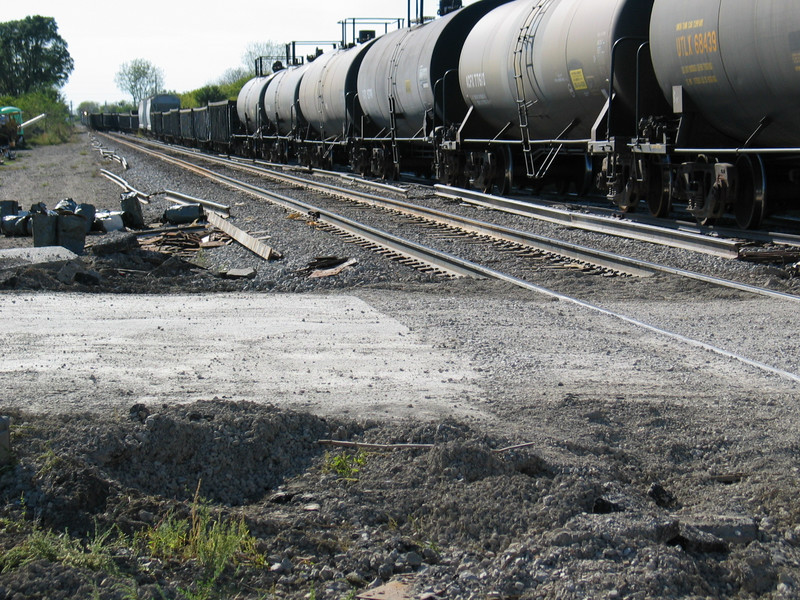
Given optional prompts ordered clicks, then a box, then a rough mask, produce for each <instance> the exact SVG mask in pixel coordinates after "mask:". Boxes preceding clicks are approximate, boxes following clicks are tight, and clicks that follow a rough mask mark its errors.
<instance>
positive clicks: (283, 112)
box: [264, 54, 324, 135]
mask: <svg viewBox="0 0 800 600" xmlns="http://www.w3.org/2000/svg"><path fill="white" fill-rule="evenodd" d="M323 56H324V54H323ZM317 60H319V58H318V59H317ZM314 62H316V61H314ZM312 64H314V63H313V62H310V63H305V64H304V65H301V66H299V67H289V68H288V69H284V70H282V71H278V72H277V73H275V76H274V77H273V78H272V79H271V80H270V81H269V82H268V83H267V88H266V90H264V112H265V113H266V115H267V119H269V122H270V124H271V125H272V126H273V127H274V128H275V129H276V131H277V132H278V134H279V135H288V134H290V133H291V132H292V129H294V128H295V127H297V126H301V125H302V124H303V123H305V121H304V119H303V115H302V113H300V112H299V108H298V105H297V99H298V97H299V95H300V82H301V81H302V79H303V75H305V73H306V71H307V70H308V68H309V67H310V66H311V65H312Z"/></svg>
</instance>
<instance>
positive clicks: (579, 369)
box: [0, 134, 800, 600]
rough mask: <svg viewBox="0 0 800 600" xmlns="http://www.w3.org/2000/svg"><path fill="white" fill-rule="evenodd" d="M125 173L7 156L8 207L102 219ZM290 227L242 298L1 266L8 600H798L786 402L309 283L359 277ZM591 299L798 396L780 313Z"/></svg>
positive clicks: (510, 318)
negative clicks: (319, 267)
mask: <svg viewBox="0 0 800 600" xmlns="http://www.w3.org/2000/svg"><path fill="white" fill-rule="evenodd" d="M127 158H128V160H129V161H130V162H131V165H132V168H131V170H130V171H128V172H126V173H125V174H123V176H125V177H127V178H129V179H130V180H131V181H134V180H135V179H136V178H137V177H140V178H141V181H150V182H152V181H156V180H157V179H158V177H159V175H158V173H159V171H158V168H159V167H158V166H157V165H152V164H145V162H144V161H143V160H140V159H138V158H137V157H135V156H128V157H127ZM115 165H116V163H114V164H111V163H106V162H102V161H101V159H100V156H99V153H98V152H96V151H95V150H94V149H92V148H91V147H90V145H89V140H88V137H87V136H86V134H82V135H81V136H79V137H78V138H77V139H76V141H75V142H74V144H70V145H65V146H62V147H57V148H37V149H34V150H32V151H26V152H21V153H20V158H19V159H18V161H17V162H15V163H10V162H9V163H6V164H5V165H2V166H0V200H7V199H19V200H22V202H21V204H23V206H25V205H26V204H28V203H30V202H31V201H45V202H46V203H47V204H48V206H51V205H52V204H54V203H55V201H57V200H58V199H60V198H62V197H64V196H71V197H73V198H78V197H80V198H86V199H92V201H93V202H94V203H96V204H97V205H98V206H100V207H103V208H114V207H116V206H117V205H118V201H119V200H118V195H119V188H116V186H114V185H113V184H111V183H110V182H108V181H107V180H105V179H104V178H102V177H98V172H99V169H100V168H111V169H117V167H116V166H115ZM145 169H146V171H145ZM162 176H163V177H166V175H162ZM165 187H166V186H165ZM239 210H241V211H244V210H245V209H244V208H243V207H240V208H239ZM161 211H163V205H160V204H157V203H153V204H152V205H149V206H147V207H145V214H146V216H147V217H148V220H149V221H150V222H153V221H155V220H157V219H158V217H159V213H160V212H161ZM292 222H294V220H292ZM279 227H283V225H282V224H278V223H274V224H272V225H271V229H273V231H274V232H280V233H275V237H274V238H273V239H272V240H271V243H274V244H275V245H276V246H280V247H282V248H294V249H298V250H297V251H296V254H297V256H291V255H289V256H287V258H286V261H284V262H282V263H277V264H274V265H270V266H269V267H266V266H264V267H262V266H259V269H265V270H266V269H268V270H269V276H268V277H269V279H270V281H272V282H273V285H272V286H267V285H266V284H264V285H263V286H262V287H260V288H259V290H258V291H252V290H251V289H250V288H249V287H248V286H249V285H251V283H248V281H249V280H231V279H225V278H222V277H219V276H218V275H217V268H218V267H220V268H221V267H222V266H225V267H230V266H237V265H239V264H242V263H243V262H247V261H249V260H250V258H249V257H247V256H246V253H245V254H242V255H239V256H237V255H235V254H232V253H234V252H236V251H237V250H236V249H235V248H234V247H232V246H229V247H225V248H216V249H208V250H206V251H204V253H203V258H202V261H200V262H201V263H202V264H201V265H199V266H198V264H197V263H198V261H197V260H196V258H197V257H196V256H195V258H194V259H192V260H190V259H185V258H181V259H175V258H174V257H172V258H170V256H171V255H170V254H169V253H166V252H157V251H155V250H143V249H141V248H139V247H136V248H134V247H123V249H121V250H120V249H118V251H116V252H110V253H109V254H102V255H97V254H94V253H93V252H91V251H90V252H88V253H87V255H86V256H84V257H82V259H81V261H82V263H81V264H82V266H83V269H84V270H85V273H86V274H85V275H84V276H82V277H79V278H77V279H75V278H74V277H73V278H72V279H69V278H67V279H65V277H64V273H63V272H62V269H63V268H64V264H63V263H60V264H56V265H47V266H43V267H37V268H27V267H24V266H13V267H10V266H8V265H6V267H5V268H0V274H2V277H1V278H0V281H2V285H3V287H4V290H3V291H2V292H0V320H1V321H2V323H3V329H2V333H0V341H2V344H3V360H2V369H0V384H1V385H2V389H3V396H2V400H0V415H5V416H8V417H9V419H8V420H7V421H5V422H0V453H2V442H3V440H4V438H3V435H4V434H3V429H2V426H3V424H4V423H7V424H8V427H9V429H8V442H9V445H10V453H7V456H6V461H5V464H4V465H3V466H0V501H1V502H2V505H0V532H2V536H0V600H5V599H15V600H16V599H26V598H32V599H33V598H36V599H39V598H41V599H44V598H49V599H56V598H59V599H60V598H70V599H73V598H74V599H78V598H103V599H106V598H107V599H128V598H153V599H156V598H158V599H161V598H169V599H173V598H174V599H189V600H191V599H205V598H208V599H210V598H230V599H234V598H235V599H248V600H249V599H261V598H276V599H277V598H289V599H298V600H299V599H309V600H316V599H322V598H325V599H332V600H333V599H335V600H340V599H354V598H357V597H359V598H384V599H389V600H391V599H392V598H400V599H402V598H408V599H411V598H414V599H417V598H420V599H422V598H424V599H425V600H437V599H441V600H444V599H448V600H456V599H464V600H466V599H474V600H479V599H480V600H483V599H492V600H496V599H511V598H525V599H528V598H552V599H576V600H577V599H584V598H598V599H599V598H609V599H618V598H619V599H621V598H631V599H642V600H643V599H648V598H693V599H699V598H735V599H745V598H765V599H766V598H770V599H778V598H780V599H789V598H797V597H800V502H798V500H797V498H798V495H799V494H798V492H800V464H798V460H797V457H798V450H800V439H799V438H798V433H797V432H798V431H800V411H799V409H798V403H797V399H798V389H800V385H798V383H796V382H795V381H793V380H791V379H786V378H784V377H781V376H779V375H775V374H774V373H770V372H767V371H764V370H763V369H760V368H758V367H757V366H753V365H752V364H744V363H743V362H741V361H739V360H736V358H731V357H730V356H723V355H720V354H715V353H713V352H710V351H708V350H707V349H705V348H702V347H698V346H696V345H692V344H687V343H684V342H682V341H680V340H678V339H675V338H670V337H665V336H662V335H659V334H656V333H653V332H649V331H644V330H641V329H639V328H636V327H634V326H632V325H630V324H628V323H622V322H620V321H618V320H616V319H614V318H613V317H610V316H606V315H599V314H597V313H594V312H590V311H586V310H584V309H583V308H581V307H579V306H576V305H571V304H567V303H563V302H556V301H553V300H552V299H550V298H546V297H542V296H536V295H532V294H530V293H527V292H522V291H520V290H516V289H513V288H511V287H510V286H497V285H493V284H490V283H488V282H474V281H469V280H456V281H449V282H446V281H437V280H432V279H430V278H428V277H425V276H421V275H420V274H418V273H414V272H411V273H408V272H406V271H405V270H403V269H402V268H400V267H398V266H397V265H384V264H382V263H380V262H378V260H379V259H375V258H372V259H370V258H369V257H367V256H366V255H358V258H359V261H360V264H359V267H358V268H357V269H354V270H353V271H352V272H349V273H345V274H344V275H343V277H341V278H338V279H337V278H328V279H327V280H324V281H320V282H318V283H312V282H310V281H309V280H308V278H307V275H308V273H307V272H304V273H301V272H300V271H299V268H300V266H302V265H306V264H308V263H309V262H310V261H311V260H312V259H313V257H314V256H320V255H322V254H323V250H325V249H327V250H329V253H330V254H336V255H340V256H341V255H343V254H344V253H346V252H354V251H352V250H349V249H347V248H342V247H341V246H339V245H338V244H339V242H333V241H330V240H323V241H320V238H319V235H320V234H319V232H315V231H313V230H311V229H310V228H308V227H299V228H298V229H297V230H296V233H292V232H290V231H289V230H288V229H286V230H285V231H284V230H283V229H279ZM292 231H295V230H292ZM285 236H297V237H296V238H295V237H291V238H288V237H285ZM90 238H91V242H92V244H95V243H97V244H98V245H100V244H102V243H103V241H102V240H101V238H103V236H100V235H95V234H92V236H90ZM306 238H308V239H306ZM125 243H128V242H125ZM0 244H2V247H6V248H9V247H20V246H22V247H25V246H29V245H30V244H31V242H30V239H29V238H4V239H1V240H0ZM325 246H327V248H326V247H325ZM299 249H302V251H300V250H299ZM168 261H171V262H168ZM248 264H250V263H248ZM253 264H257V263H253ZM164 265H166V266H164ZM0 266H2V265H0ZM79 270H80V269H79ZM81 272H84V271H81ZM93 273H96V274H98V277H97V278H95V277H94V275H93ZM263 276H264V274H263V273H262V274H260V275H259V277H263ZM594 281H596V280H592V279H587V280H586V283H585V284H584V286H585V287H586V288H590V287H596V289H597V290H599V291H595V296H594V297H593V301H594V302H597V303H599V304H604V305H607V306H609V307H613V308H616V309H618V310H625V311H626V312H627V313H628V314H630V315H631V316H635V317H637V318H641V319H643V320H644V319H651V320H654V321H655V322H658V323H659V324H660V325H661V326H662V327H664V328H666V329H669V330H672V331H676V332H678V333H680V334H682V335H684V336H687V337H689V338H691V339H693V340H700V341H702V342H704V343H708V344H713V345H715V346H718V347H719V348H721V349H724V350H726V351H728V352H730V353H732V354H737V355H739V354H741V355H742V356H746V357H748V358H750V359H752V360H753V361H758V362H763V363H766V364H770V365H774V366H776V367H779V368H780V369H781V370H784V371H786V372H790V373H797V372H798V364H797V361H798V358H797V357H798V355H799V354H798V352H797V346H796V332H797V331H798V322H797V321H798V313H797V308H796V304H793V303H788V302H785V301H779V300H773V299H756V298H753V297H752V296H746V295H741V294H734V293H724V294H720V293H718V292H708V291H705V290H704V288H700V287H697V288H695V287H689V288H687V289H685V290H683V291H682V292H678V293H675V294H673V293H671V292H670V293H667V290H671V291H674V284H668V282H660V281H658V280H656V281H652V282H648V283H643V282H635V281H630V282H628V283H627V286H628V287H627V288H625V290H626V291H624V292H615V293H614V294H613V295H610V296H608V297H604V296H603V294H604V292H602V290H603V289H607V288H605V287H603V286H600V285H597V286H594V284H593V282H594ZM604 285H606V286H607V287H608V284H607V283H605V284H604ZM620 285H625V284H624V282H622V283H620ZM671 286H672V287H671ZM291 290H296V292H295V293H291V292H290V291H291ZM329 440H337V441H339V442H343V443H349V444H350V445H349V446H348V445H346V444H339V445H332V444H331V443H330V442H329ZM356 444H360V447H355V445H356ZM1 458H3V457H2V454H0V459H1Z"/></svg>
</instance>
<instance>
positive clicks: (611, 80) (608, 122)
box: [606, 36, 648, 139]
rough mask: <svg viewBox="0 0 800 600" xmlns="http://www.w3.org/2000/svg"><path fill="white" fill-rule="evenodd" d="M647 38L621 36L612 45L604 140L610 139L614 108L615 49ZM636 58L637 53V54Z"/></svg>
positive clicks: (636, 125) (635, 125) (642, 41)
mask: <svg viewBox="0 0 800 600" xmlns="http://www.w3.org/2000/svg"><path fill="white" fill-rule="evenodd" d="M647 41H648V40H647V38H640V37H633V36H623V37H621V38H619V39H618V40H616V41H615V42H614V45H613V46H612V47H611V67H610V69H609V77H608V112H607V113H606V139H610V138H611V112H612V110H611V109H612V108H613V106H614V70H615V68H616V59H617V49H618V48H619V46H620V45H621V44H623V43H624V42H640V43H647ZM637 57H638V52H637ZM638 127H639V125H638V122H637V123H634V129H633V130H634V132H636V131H637V130H638Z"/></svg>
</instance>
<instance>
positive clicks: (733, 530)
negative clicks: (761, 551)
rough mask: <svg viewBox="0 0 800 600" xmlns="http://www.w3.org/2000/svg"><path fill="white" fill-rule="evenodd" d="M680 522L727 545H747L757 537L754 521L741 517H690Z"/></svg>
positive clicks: (756, 527) (756, 526)
mask: <svg viewBox="0 0 800 600" xmlns="http://www.w3.org/2000/svg"><path fill="white" fill-rule="evenodd" d="M681 522H682V524H684V525H688V526H689V527H694V528H695V529H699V530H700V531H704V532H706V533H710V534H711V535H713V536H715V537H717V538H719V539H721V540H723V541H724V542H726V543H728V544H749V543H750V542H752V541H753V540H755V539H756V538H757V537H758V525H757V524H756V522H755V520H754V519H752V518H750V517H746V516H741V515H692V516H691V517H687V518H685V519H681Z"/></svg>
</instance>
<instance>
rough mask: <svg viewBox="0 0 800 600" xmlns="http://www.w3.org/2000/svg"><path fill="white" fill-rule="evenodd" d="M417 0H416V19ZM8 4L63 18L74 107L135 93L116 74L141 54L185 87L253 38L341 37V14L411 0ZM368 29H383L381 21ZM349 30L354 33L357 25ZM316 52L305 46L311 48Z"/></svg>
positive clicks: (398, 14) (29, 0) (234, 60)
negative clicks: (71, 64) (71, 62)
mask: <svg viewBox="0 0 800 600" xmlns="http://www.w3.org/2000/svg"><path fill="white" fill-rule="evenodd" d="M416 1H417V0H411V15H412V18H414V16H415V14H416V9H415V7H416ZM475 1H476V0H464V2H463V4H464V5H465V6H466V5H468V4H472V3H473V2H475ZM3 4H4V6H3V9H2V12H1V13H0V20H2V21H4V22H5V21H15V20H18V19H23V18H25V17H26V16H30V15H41V16H44V17H53V18H54V19H55V20H56V24H57V25H58V32H59V35H61V37H62V38H63V39H64V41H66V42H67V46H68V50H69V53H70V55H71V56H72V59H73V60H74V61H75V69H74V71H73V72H72V75H71V76H70V78H69V81H68V82H67V84H66V85H65V86H64V87H63V88H62V90H61V91H62V93H63V94H64V96H65V97H66V99H67V102H68V103H70V102H71V103H72V104H73V108H77V106H78V104H80V103H81V102H83V101H85V100H90V101H94V102H97V103H99V104H101V105H102V103H103V102H108V103H116V102H119V101H121V100H130V97H128V96H127V95H126V94H125V93H124V92H122V91H121V90H119V89H118V88H117V85H116V83H114V76H115V75H116V73H117V72H118V71H119V69H120V67H121V66H122V64H123V63H125V62H129V61H131V60H133V59H135V58H143V59H145V60H148V61H150V62H151V63H152V64H153V65H155V66H156V67H159V68H160V69H161V70H162V72H163V74H164V85H165V87H166V88H167V89H168V90H170V91H175V92H178V93H183V92H188V91H190V90H193V89H197V88H200V87H203V86H204V85H207V84H209V83H213V82H214V81H216V80H217V79H219V77H220V76H221V75H222V74H223V73H224V72H225V71H226V70H227V69H229V68H236V67H241V66H244V64H243V62H242V57H243V55H244V53H245V49H246V47H247V45H248V44H250V43H253V42H268V41H273V42H278V43H281V44H285V43H287V42H290V41H305V40H314V41H325V40H338V39H340V38H341V36H342V27H341V25H339V24H338V23H339V22H340V21H342V20H345V19H349V18H352V17H364V18H393V19H396V18H402V19H406V17H407V15H408V0H371V1H369V2H365V1H364V0H289V1H286V0H282V1H280V2H278V1H276V0H266V1H265V0H232V1H230V3H219V2H212V3H208V2H205V3H202V2H199V1H195V2H184V1H182V0H160V1H159V0H137V1H136V2H127V3H126V2H110V3H98V2H87V1H86V0H72V1H65V0H23V1H22V2H3ZM438 7H439V2H438V0H424V8H425V14H426V15H428V16H433V15H435V14H436V11H437V10H438ZM361 28H363V29H377V31H378V33H379V34H380V33H383V26H380V25H378V26H375V25H372V26H363V27H361ZM390 30H391V29H390ZM347 35H348V37H349V38H351V37H352V30H348V34H347ZM321 47H323V48H324V49H327V48H332V46H321ZM311 51H313V48H305V53H310V52H311ZM300 52H301V49H298V54H300Z"/></svg>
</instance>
